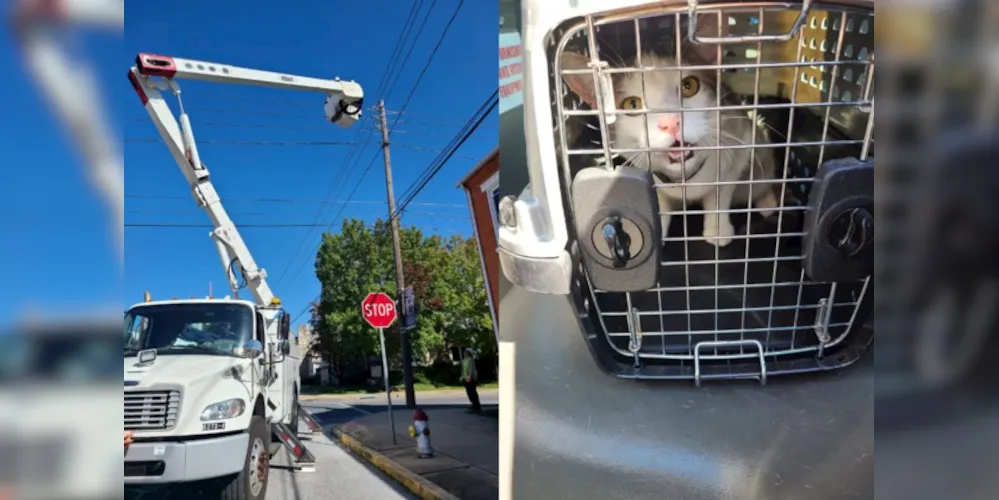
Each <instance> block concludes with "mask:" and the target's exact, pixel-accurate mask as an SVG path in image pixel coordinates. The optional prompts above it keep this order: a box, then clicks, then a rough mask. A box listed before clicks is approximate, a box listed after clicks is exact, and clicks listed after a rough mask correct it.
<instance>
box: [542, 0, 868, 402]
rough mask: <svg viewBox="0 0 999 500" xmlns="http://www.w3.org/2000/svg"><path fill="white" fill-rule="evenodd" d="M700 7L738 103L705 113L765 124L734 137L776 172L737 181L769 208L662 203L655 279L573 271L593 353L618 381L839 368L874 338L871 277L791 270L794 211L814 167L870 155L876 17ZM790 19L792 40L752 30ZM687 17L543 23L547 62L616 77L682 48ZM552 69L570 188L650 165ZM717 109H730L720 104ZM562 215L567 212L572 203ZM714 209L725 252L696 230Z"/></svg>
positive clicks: (652, 12) (795, 264)
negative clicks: (606, 285) (574, 59)
mask: <svg viewBox="0 0 999 500" xmlns="http://www.w3.org/2000/svg"><path fill="white" fill-rule="evenodd" d="M700 10H701V11H702V12H701V13H700V19H701V20H702V22H703V21H704V20H705V19H714V18H716V16H717V19H719V21H718V22H719V23H721V24H722V25H725V26H727V28H726V29H727V30H728V31H729V33H728V34H727V35H725V36H727V37H728V38H729V42H732V41H733V40H735V39H737V38H740V37H742V38H743V39H744V41H741V42H740V41H738V40H736V42H735V43H726V44H723V46H722V47H720V48H719V49H718V54H719V56H720V57H721V58H722V65H708V66H705V67H707V68H710V70H711V71H712V72H714V71H717V78H718V79H719V80H722V81H724V82H725V83H726V84H727V85H729V86H730V87H732V89H733V92H732V93H733V94H738V96H739V97H742V102H743V105H741V106H737V105H735V104H731V103H729V104H723V103H722V102H721V101H720V100H718V101H716V103H715V104H716V106H715V107H716V108H717V109H712V108H710V107H709V108H705V110H709V111H711V112H712V113H716V116H718V118H717V121H719V122H721V121H722V118H721V112H722V111H727V112H729V113H732V111H733V110H744V109H751V110H753V113H752V116H753V117H754V118H755V120H756V121H757V122H758V123H759V124H760V125H759V129H760V130H765V131H766V132H767V134H768V135H769V136H770V137H769V140H767V139H766V138H765V137H764V136H763V135H762V133H761V135H760V138H759V142H757V138H756V137H754V140H753V142H752V143H750V144H742V145H743V146H748V148H747V149H752V150H754V151H755V153H754V154H760V151H762V150H764V149H767V150H768V151H772V154H773V157H774V158H773V161H774V164H775V165H776V176H775V177H773V178H769V179H756V180H754V179H753V178H752V177H750V179H748V180H745V181H741V182H744V183H746V184H759V185H761V186H762V185H770V186H772V189H773V190H774V194H775V195H776V196H775V197H776V199H777V200H778V201H777V204H778V206H777V207H776V208H773V209H772V210H769V211H770V212H771V214H770V215H762V214H763V213H765V212H767V211H768V210H766V209H761V208H757V207H755V206H753V204H752V203H750V204H749V206H748V207H746V206H739V207H736V206H734V205H733V207H732V208H727V207H726V208H722V207H718V209H717V210H711V209H709V208H705V207H703V206H700V205H699V203H700V202H699V201H698V200H694V201H693V202H688V200H687V199H686V198H685V199H684V200H683V202H682V203H681V202H674V206H673V207H672V208H671V209H670V210H669V213H670V215H671V216H672V218H671V221H672V222H670V223H669V225H668V227H663V230H662V233H663V234H662V237H663V242H662V245H664V247H663V248H664V250H663V254H662V257H663V259H662V261H661V262H660V265H659V273H658V280H657V281H658V283H657V284H656V286H654V287H652V288H650V289H648V290H644V291H640V292H631V293H621V292H609V291H604V290H600V289H598V288H597V287H596V286H594V285H593V284H592V283H591V282H590V279H589V277H588V276H587V271H586V270H585V268H584V266H583V265H580V266H579V270H578V274H577V279H576V280H575V284H574V290H573V291H574V294H573V295H574V298H575V301H576V304H577V307H578V309H580V312H581V313H583V314H584V316H585V317H586V318H587V319H588V320H589V321H587V322H585V323H587V324H585V325H584V326H585V327H586V328H588V329H589V330H590V331H589V332H587V335H586V338H587V339H588V342H589V343H590V344H591V347H592V348H593V349H592V352H593V354H594V355H595V356H596V357H597V358H598V359H597V361H598V362H599V363H600V364H601V365H602V366H603V367H604V368H605V369H607V370H608V371H610V372H612V373H613V374H615V375H617V376H620V377H625V378H639V379H642V378H652V379H664V378H690V379H695V380H697V381H699V380H700V379H702V378H704V379H707V378H744V377H753V378H760V379H761V381H763V382H765V380H766V376H767V374H768V373H769V374H780V373H798V372H806V371H817V370H828V369H833V368H839V367H843V366H846V365H849V364H851V363H853V362H854V361H856V360H857V359H858V358H859V356H860V355H861V354H862V353H863V352H865V351H866V349H867V347H868V345H869V344H870V342H871V341H872V337H873V332H871V331H867V330H865V329H863V328H862V325H863V323H864V320H865V319H866V316H867V314H868V311H869V309H870V295H872V291H873V286H874V284H873V283H872V282H871V279H870V277H869V276H868V277H866V278H862V279H852V278H851V279H844V280H841V281H839V282H831V281H820V280H811V279H810V278H809V277H808V276H807V275H806V273H805V270H804V265H803V262H804V256H803V254H804V253H805V252H804V244H803V242H804V241H805V238H807V237H808V233H807V229H806V227H805V226H804V221H805V218H806V214H807V213H808V211H809V194H810V189H811V187H812V185H813V180H814V179H815V177H816V171H817V168H818V166H819V165H822V164H824V163H825V162H826V161H828V160H832V159H839V158H860V159H863V160H868V159H870V158H873V154H874V153H873V143H874V140H873V115H874V111H873V102H874V98H873V92H872V88H873V85H872V83H871V82H872V81H873V80H872V74H873V70H874V57H873V50H874V44H873V28H872V25H873V15H874V14H873V12H871V11H870V10H862V9H854V8H845V7H837V6H832V5H823V6H822V7H821V8H820V7H815V8H812V9H811V10H810V11H808V12H807V13H806V12H803V11H801V9H799V8H797V7H795V8H791V9H789V8H787V6H786V5H784V4H779V3H770V2H765V3H760V4H759V5H754V6H753V7H751V8H750V7H739V6H727V7H725V10H724V11H719V10H718V9H716V8H707V7H704V8H701V9H700ZM802 16H804V23H803V24H802V26H801V29H800V30H798V31H797V34H796V35H795V36H794V37H793V38H792V39H790V40H788V41H786V42H780V43H777V42H766V43H764V42H761V41H760V39H762V37H763V35H764V33H766V34H775V33H787V32H790V31H791V30H792V28H791V27H792V26H793V25H794V24H795V20H796V19H799V17H802ZM722 19H725V20H727V22H725V21H721V20H722ZM686 23H687V6H686V5H682V6H673V7H663V8H657V9H652V8H651V7H650V8H648V9H636V12H635V15H634V17H631V16H630V15H628V14H625V13H623V12H617V11H615V12H614V13H611V14H607V15H606V16H603V15H593V16H589V17H587V18H578V19H573V20H570V21H567V22H566V24H564V25H562V26H561V27H560V28H558V29H556V31H555V32H553V33H552V36H551V37H550V39H549V42H550V46H549V51H550V56H549V57H550V61H559V60H560V59H561V57H562V54H563V53H564V52H565V51H573V52H576V53H578V54H582V55H585V56H586V57H587V58H592V54H591V50H593V49H595V50H596V52H597V54H598V57H599V58H600V59H601V60H604V61H611V63H610V66H611V69H610V70H609V71H613V72H615V73H614V78H616V77H618V76H619V75H623V74H625V73H629V72H631V73H634V74H639V73H641V72H650V71H651V70H649V69H648V67H650V66H651V65H653V64H654V63H655V62H656V61H652V62H650V61H645V62H641V63H639V62H635V63H633V64H632V63H627V61H631V60H632V59H633V58H635V57H636V56H637V54H639V53H643V52H646V51H647V50H648V51H653V52H654V50H653V49H657V50H659V49H662V47H663V46H669V47H671V48H673V49H675V48H676V47H680V48H681V49H682V50H688V49H687V47H686V45H685V44H683V43H680V41H681V39H682V38H684V37H685V34H686ZM681 26H682V27H683V28H682V31H681V30H680V28H679V27H681ZM754 37H756V38H755V39H754ZM705 43H706V42H705ZM664 44H665V45H664ZM670 58H672V59H670V60H674V61H675V60H678V59H679V56H678V55H675V56H670ZM629 64H630V65H629ZM617 66H620V67H617ZM552 68H553V69H554V71H553V72H552V73H551V74H550V75H549V78H550V83H551V88H552V90H553V92H554V95H553V96H552V100H553V102H552V106H553V111H554V113H553V115H554V117H555V120H556V121H555V123H554V126H555V129H556V144H557V148H556V149H557V151H558V153H559V156H560V158H559V162H560V163H561V168H562V169H563V173H562V178H563V180H564V182H567V183H568V184H570V185H571V184H572V181H573V180H574V177H575V174H576V173H577V172H578V171H580V170H581V169H584V168H593V167H602V168H606V169H614V168H628V167H638V168H650V167H649V165H651V160H648V161H647V162H645V163H643V162H641V161H638V160H636V158H637V159H642V158H646V159H647V158H648V157H641V156H638V154H636V153H643V154H651V151H652V150H651V149H649V150H648V152H647V153H644V152H645V150H646V149H647V148H637V149H636V148H630V147H627V146H622V145H621V144H619V141H618V139H619V137H614V136H613V135H612V134H610V131H611V129H610V128H609V127H610V125H608V124H607V123H606V122H601V119H600V118H599V117H600V112H599V111H596V110H594V107H591V106H590V105H589V104H587V103H585V102H584V101H583V100H582V99H581V98H580V97H579V96H578V95H577V94H574V93H573V92H572V91H571V90H570V89H569V85H567V84H566V83H565V81H564V79H563V78H564V77H565V76H566V75H568V74H569V72H566V71H565V68H561V65H560V64H558V63H554V62H553V64H552ZM559 68H561V69H559ZM656 69H657V70H662V69H664V68H663V67H659V68H656ZM671 69H672V70H673V71H676V69H677V68H675V67H674V68H671ZM608 74H610V73H608ZM587 76H589V75H587ZM615 81H616V80H615ZM719 88H720V87H719ZM629 89H630V88H629ZM646 91H647V90H643V92H646ZM726 95H728V94H726ZM615 97H617V96H614V95H611V96H610V97H608V98H609V99H613V98H615ZM642 101H643V102H644V101H645V98H644V97H643V98H642ZM726 106H728V107H729V108H730V109H728V110H723V109H722V108H725V107H726ZM694 107H695V108H696V106H694ZM695 111H696V110H695ZM701 111H702V112H703V111H704V110H701ZM682 113H684V114H686V113H688V112H687V111H683V112H682ZM718 135H719V136H721V135H722V134H718ZM646 141H648V139H646ZM711 142H712V144H710V145H700V149H713V150H714V151H712V154H715V155H717V158H719V160H718V161H719V162H720V161H721V160H720V158H721V157H722V156H721V155H723V154H732V151H734V149H732V148H733V146H730V145H729V146H723V145H721V143H720V139H719V140H718V142H717V143H716V139H711ZM751 158H752V157H751ZM750 162H752V160H750ZM722 181H723V179H720V178H719V179H718V180H717V181H715V180H712V181H711V182H702V183H700V185H712V186H717V187H716V192H718V191H717V189H720V187H721V186H722V185H723V184H725V182H722ZM728 184H733V182H732V181H729V182H728ZM684 185H689V186H692V187H696V186H697V185H698V184H697V183H693V184H687V181H682V180H681V181H678V182H677V184H662V183H659V181H657V184H656V188H657V189H663V188H674V189H675V186H684ZM686 193H687V192H686V190H684V197H686V196H687V194H686ZM569 209H570V213H571V212H572V211H573V210H574V208H573V207H572V206H571V205H570V207H569ZM663 210H665V209H664V208H662V206H660V214H664V213H666V212H664V211H663ZM722 212H725V213H729V214H731V216H732V219H731V220H732V221H733V222H732V223H733V225H734V227H735V234H734V235H732V237H731V244H730V245H727V246H725V247H724V248H722V247H721V246H715V245H711V244H710V241H708V240H709V237H708V236H702V227H703V224H704V221H705V219H706V218H707V216H709V215H710V216H714V214H715V213H722ZM705 234H706V233H705ZM577 238H580V237H579V236H578V235H577ZM573 251H574V252H576V253H577V256H578V257H579V258H580V259H583V260H585V259H587V258H588V256H587V255H579V253H581V250H580V249H579V246H578V244H577V245H576V246H575V247H574V248H573Z"/></svg>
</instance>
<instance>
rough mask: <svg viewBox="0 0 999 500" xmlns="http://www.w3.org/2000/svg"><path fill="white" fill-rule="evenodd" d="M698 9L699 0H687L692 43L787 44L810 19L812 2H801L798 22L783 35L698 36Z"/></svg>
mask: <svg viewBox="0 0 999 500" xmlns="http://www.w3.org/2000/svg"><path fill="white" fill-rule="evenodd" d="M697 7H698V0H687V17H688V18H689V22H688V23H687V37H688V38H689V39H690V41H691V43H696V44H705V43H717V44H731V43H746V42H786V41H788V40H791V39H792V38H794V37H795V36H796V35H797V34H798V31H799V30H801V27H802V26H804V24H805V21H806V20H807V19H808V11H810V10H811V9H812V0H802V1H801V14H799V15H798V20H797V21H795V22H794V25H793V26H791V31H789V32H787V33H784V34H783V35H739V36H735V35H733V36H698V35H697Z"/></svg>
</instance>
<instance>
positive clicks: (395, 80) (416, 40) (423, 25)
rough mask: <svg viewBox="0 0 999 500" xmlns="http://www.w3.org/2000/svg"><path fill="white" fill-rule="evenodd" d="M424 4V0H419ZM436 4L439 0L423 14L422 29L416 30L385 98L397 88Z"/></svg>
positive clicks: (434, 0) (386, 91)
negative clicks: (396, 85)
mask: <svg viewBox="0 0 999 500" xmlns="http://www.w3.org/2000/svg"><path fill="white" fill-rule="evenodd" d="M419 3H420V5H421V6H422V5H423V2H422V1H421V2H419ZM434 5H437V0H433V1H432V2H430V7H429V8H428V9H427V13H426V14H424V15H423V21H422V22H421V23H420V29H419V30H418V31H417V32H416V36H415V37H413V41H412V42H411V43H410V44H409V51H408V52H406V56H405V57H403V58H402V61H403V62H402V66H400V67H399V72H398V73H396V74H395V79H393V80H392V82H391V83H389V84H388V87H387V88H386V89H385V93H384V94H382V95H383V96H384V99H388V98H389V97H390V96H391V95H392V92H393V91H394V90H395V84H396V83H397V82H398V81H399V77H400V76H402V70H404V69H406V63H407V62H409V56H410V55H412V54H413V49H415V48H416V43H417V42H419V41H420V35H422V34H423V29H424V28H426V27H427V20H428V19H430V13H431V12H433V10H434Z"/></svg>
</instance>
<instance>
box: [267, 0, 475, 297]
mask: <svg viewBox="0 0 999 500" xmlns="http://www.w3.org/2000/svg"><path fill="white" fill-rule="evenodd" d="M464 3H465V1H464V0H459V2H458V5H457V6H456V7H455V9H454V12H453V13H452V14H451V18H450V19H449V20H448V22H447V24H446V25H445V26H444V30H443V31H442V32H441V34H440V37H439V38H438V39H437V43H436V44H435V45H434V48H433V49H432V50H431V52H430V55H429V56H428V57H427V60H426V62H425V63H424V65H423V68H422V69H421V70H420V73H419V75H418V76H417V78H416V81H415V82H414V83H413V87H412V89H411V90H410V92H409V94H408V95H407V96H406V100H405V101H404V103H403V106H402V107H401V108H400V109H399V110H398V114H397V115H396V119H395V121H398V119H399V117H400V116H401V115H402V113H404V112H405V109H406V107H407V106H409V102H410V100H411V99H412V97H413V95H414V94H415V93H416V90H417V89H418V88H419V86H420V82H421V81H423V77H424V76H425V75H426V73H427V70H428V69H429V68H430V66H431V64H432V63H433V60H434V57H435V56H436V55H437V52H438V51H439V50H440V47H441V45H442V44H443V43H444V40H445V39H446V38H447V34H448V32H449V31H450V29H451V26H452V25H453V24H454V20H455V19H456V18H457V16H458V13H459V12H460V11H461V7H462V6H463V5H464ZM418 33H420V32H418ZM413 45H415V41H414V43H413ZM393 127H394V123H393V125H392V126H390V127H389V132H391V130H392V128H393ZM376 158H377V156H374V157H372V158H371V162H369V163H368V165H367V167H365V169H364V172H363V173H362V175H361V178H360V179H359V180H358V183H357V184H356V185H355V186H354V192H356V190H357V188H358V187H359V186H360V184H361V182H362V181H363V180H364V177H365V176H366V175H367V173H368V172H369V171H370V169H371V167H372V165H374V161H375V159H376ZM351 197H352V196H348V199H350V198H351ZM342 212H343V210H342V209H341V211H340V212H339V213H342ZM396 217H397V215H396ZM338 219H339V215H337V216H336V217H334V218H333V219H332V220H331V221H330V226H329V227H330V228H332V227H333V225H335V224H336V222H337V220H338ZM318 248H319V247H317V249H316V250H317V251H318ZM305 267H306V265H303V266H301V267H300V268H299V271H298V272H297V273H295V278H292V282H294V280H295V279H297V277H298V276H299V275H300V274H301V271H302V270H303V269H305ZM282 276H283V275H282Z"/></svg>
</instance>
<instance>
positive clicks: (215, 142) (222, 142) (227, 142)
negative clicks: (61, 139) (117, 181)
mask: <svg viewBox="0 0 999 500" xmlns="http://www.w3.org/2000/svg"><path fill="white" fill-rule="evenodd" d="M125 142H134V143H158V142H163V139H162V138H158V137H126V138H125ZM196 142H197V143H198V144H205V145H210V146H301V147H342V146H352V147H353V146H357V145H360V144H376V141H258V140H238V139H197V140H196ZM392 145H393V146H396V147H399V148H402V149H409V150H412V151H424V152H427V153H440V152H441V150H440V149H435V148H428V147H425V146H417V145H415V144H397V143H394V142H393V143H392ZM348 154H349V153H348ZM459 158H463V159H466V160H479V158H476V157H474V156H459Z"/></svg>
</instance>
